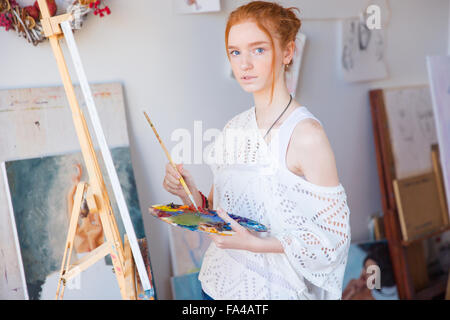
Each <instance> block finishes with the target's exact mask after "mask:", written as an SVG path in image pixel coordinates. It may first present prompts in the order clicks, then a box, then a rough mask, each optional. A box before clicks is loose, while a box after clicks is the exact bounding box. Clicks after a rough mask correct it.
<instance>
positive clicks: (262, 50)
mask: <svg viewBox="0 0 450 320" xmlns="http://www.w3.org/2000/svg"><path fill="white" fill-rule="evenodd" d="M258 50H261V51H258ZM256 52H257V53H263V52H264V49H263V48H257V49H256Z"/></svg>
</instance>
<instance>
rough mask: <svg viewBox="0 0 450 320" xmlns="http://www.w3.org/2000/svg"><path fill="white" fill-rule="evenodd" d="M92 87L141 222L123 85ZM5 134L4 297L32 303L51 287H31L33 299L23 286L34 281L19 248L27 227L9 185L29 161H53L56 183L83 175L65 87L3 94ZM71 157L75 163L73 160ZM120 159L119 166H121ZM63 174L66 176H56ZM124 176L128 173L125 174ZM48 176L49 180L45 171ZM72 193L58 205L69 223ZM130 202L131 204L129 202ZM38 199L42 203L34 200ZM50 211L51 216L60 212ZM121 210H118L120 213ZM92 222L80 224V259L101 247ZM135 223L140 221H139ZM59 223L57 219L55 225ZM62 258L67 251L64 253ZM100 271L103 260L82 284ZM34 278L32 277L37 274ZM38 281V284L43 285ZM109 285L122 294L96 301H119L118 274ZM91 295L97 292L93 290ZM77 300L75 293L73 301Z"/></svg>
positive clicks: (0, 124) (0, 127)
mask: <svg viewBox="0 0 450 320" xmlns="http://www.w3.org/2000/svg"><path fill="white" fill-rule="evenodd" d="M91 89H92V92H93V97H94V100H95V104H96V107H97V111H98V113H99V117H100V121H101V123H102V127H103V131H104V133H105V136H106V140H107V144H108V146H109V147H110V148H111V150H113V159H114V161H115V165H116V166H117V165H119V168H117V170H118V172H122V174H119V178H120V179H121V180H120V181H121V184H122V183H125V185H127V184H128V187H124V186H122V188H124V191H125V190H127V188H128V192H130V193H133V194H134V197H135V198H134V199H132V200H131V203H132V205H131V204H130V203H128V202H127V203H128V205H129V211H130V214H131V216H132V220H133V224H135V223H138V225H139V224H142V216H141V213H140V210H139V202H138V195H137V190H135V187H132V188H131V187H130V186H134V175H133V172H132V165H131V159H130V155H129V141H128V132H127V125H126V115H125V106H124V100H123V89H122V85H121V84H120V83H109V84H95V85H91ZM75 92H76V95H77V99H78V101H79V104H80V107H81V108H82V109H84V108H85V104H84V99H83V96H82V94H81V90H80V88H79V87H75ZM85 114H86V112H85ZM87 124H88V127H89V129H90V132H93V130H92V127H91V124H90V122H89V120H88V122H87ZM0 136H2V137H4V139H0V162H5V166H4V170H1V171H0V178H1V179H0V239H1V241H0V253H2V254H5V255H7V257H8V258H7V259H0V271H6V272H7V276H8V281H7V282H6V283H5V282H2V281H0V298H1V299H27V298H36V297H38V298H42V297H46V296H47V295H46V292H47V291H46V290H47V289H46V288H47V287H46V286H43V284H42V283H41V284H40V285H39V286H38V289H36V288H34V287H33V288H31V287H30V288H31V290H30V292H32V293H33V294H32V295H29V294H28V290H29V288H28V286H24V283H27V281H29V280H28V276H27V274H26V273H27V272H25V270H24V268H23V267H22V266H23V259H22V256H21V250H20V245H19V243H20V241H22V240H21V238H20V234H19V230H22V229H23V228H24V226H23V225H19V224H16V220H15V217H16V213H17V209H16V208H17V206H18V204H17V203H16V208H14V199H17V198H16V197H17V196H20V195H19V194H17V193H16V191H14V190H16V189H14V188H15V187H14V186H11V185H10V183H11V180H13V181H14V173H12V175H11V176H10V175H8V174H7V171H8V170H12V171H11V172H15V170H16V169H17V170H18V171H20V170H21V168H20V165H19V163H20V164H22V166H23V168H25V167H26V166H27V164H26V163H28V165H29V164H30V163H34V164H39V163H44V162H46V161H47V162H49V163H51V162H52V161H53V162H54V163H55V166H54V172H53V173H52V171H51V170H50V169H49V170H48V172H47V173H48V174H49V176H48V177H46V180H48V181H57V180H52V179H60V180H59V181H61V182H62V181H63V180H64V181H66V180H67V181H68V183H69V184H70V183H73V181H72V178H73V179H75V178H76V176H77V175H78V174H79V173H80V172H82V173H84V172H85V170H84V169H83V160H82V159H81V158H80V156H79V155H78V156H75V155H76V154H79V150H80V145H79V142H78V139H77V136H76V133H75V128H74V125H73V119H72V116H71V112H70V109H69V106H68V103H67V100H66V96H65V92H64V89H63V88H62V87H51V88H32V89H12V90H2V91H0ZM93 143H94V147H95V148H97V143H96V140H95V139H94V141H93ZM58 157H59V158H58ZM77 157H78V158H77ZM117 157H119V158H117ZM50 159H52V160H50ZM57 159H58V160H57ZM63 159H66V162H64V161H63ZM67 159H71V160H70V161H69V160H67ZM20 161H24V162H20ZM67 161H68V162H67ZM99 161H100V164H101V165H103V162H102V160H101V157H99ZM116 161H118V162H117V163H116ZM16 166H19V167H16ZM59 166H60V167H59ZM7 167H8V170H7ZM23 168H22V169H23ZM43 168H44V167H43ZM58 168H60V169H58ZM63 169H64V170H67V172H66V173H67V174H68V176H66V177H65V178H62V176H60V175H59V174H62V172H63V171H64V170H63ZM59 171H61V172H60V173H58V175H56V173H57V172H59ZM123 173H126V174H125V176H124V174H123ZM43 176H44V177H45V174H44V173H43ZM57 177H59V178H57ZM85 178H86V177H83V178H82V179H85ZM24 181H26V179H24ZM19 182H20V181H19ZM105 183H106V184H109V179H108V176H107V175H105ZM72 186H73V185H72ZM33 187H34V186H32V185H30V189H31V188H33ZM130 188H131V189H130ZM56 190H57V189H56ZM109 190H111V189H109ZM9 191H11V192H10V194H11V196H10V197H9V196H8V194H7V193H8V192H9ZM70 191H71V190H70V188H69V190H67V189H63V188H61V190H59V192H60V200H59V201H61V203H62V204H63V206H62V207H61V210H62V214H61V215H60V216H59V218H60V219H65V218H66V216H67V213H66V210H67V209H64V208H67V204H66V203H67V197H68V193H69V192H70ZM39 192H42V191H39ZM109 194H110V197H111V201H113V200H114V197H113V193H112V192H111V193H109ZM130 199H131V198H130ZM130 199H127V201H130ZM35 201H41V200H38V199H35ZM19 206H20V205H19ZM52 208H53V207H52ZM136 209H137V210H139V212H137V211H136ZM51 210H53V209H51ZM51 210H49V212H47V213H46V214H56V213H55V212H52V211H51ZM116 210H117V209H116ZM116 210H115V211H114V212H115V213H118V212H117V211H116ZM11 217H14V219H11ZM133 217H134V218H133ZM91 218H94V219H93V220H89V221H88V220H85V221H84V222H83V223H81V224H80V232H81V234H79V236H78V238H77V239H78V240H77V241H78V243H79V247H78V250H79V253H77V255H78V256H79V257H81V256H83V255H84V254H86V252H85V250H90V249H92V247H93V246H94V245H95V244H97V243H99V241H100V238H101V236H100V233H101V232H100V230H98V228H95V227H92V226H91V225H90V224H92V223H94V226H95V221H96V218H95V217H91ZM136 219H137V220H139V221H141V222H136ZM58 221H59V223H62V222H61V221H60V220H58ZM58 221H55V223H56V222H58ZM62 221H64V220H62ZM116 221H117V222H118V224H119V225H120V224H121V218H120V216H117V217H116ZM28 222H29V221H28ZM16 227H17V228H16ZM25 228H26V226H25ZM67 228H68V224H67V226H65V227H64V228H63V229H62V230H63V232H64V234H66V232H67ZM135 228H136V229H135V231H136V235H137V237H138V238H139V237H141V238H145V234H144V233H143V227H142V225H141V226H136V227H135ZM138 230H140V231H138ZM52 237H53V235H52ZM52 239H53V238H52ZM64 243H65V238H64V239H63V240H62V245H64ZM81 251H83V252H81ZM55 254H57V253H55ZM62 254H63V252H62V253H61V255H62ZM61 261H62V258H61V260H59V261H58V262H57V265H58V268H59V267H60V264H61ZM105 263H107V262H104V263H103V267H105ZM101 268H102V263H101V261H100V262H98V265H97V264H96V265H95V266H94V267H92V270H91V269H89V270H87V271H86V272H87V273H86V275H84V273H82V275H81V279H80V280H81V283H83V277H84V276H86V277H87V279H88V278H89V277H91V276H92V274H97V273H96V272H98V271H99V269H101ZM107 268H108V270H111V269H112V267H109V266H108V267H107ZM2 274H4V273H2ZM31 274H32V275H33V272H32V273H31ZM89 274H91V275H89ZM47 276H48V275H47ZM108 276H109V275H108V274H105V276H104V277H103V280H104V281H107V279H109V278H108ZM149 277H150V278H152V276H151V274H149ZM31 279H35V278H31ZM48 280H49V281H50V282H48V283H51V279H50V278H49V279H48ZM39 281H41V282H42V281H43V280H42V279H41V280H39ZM39 281H38V283H40V282H39ZM75 282H76V281H75ZM44 283H45V282H44ZM108 284H110V286H116V287H117V290H111V292H108V293H106V292H104V293H105V295H100V294H99V295H98V296H97V297H96V298H97V299H98V298H103V299H107V298H108V297H111V298H113V297H112V296H111V295H114V294H117V295H118V297H119V298H120V290H119V288H118V285H117V279H116V277H115V276H114V275H112V278H111V281H108ZM76 285H77V284H76V283H75V287H76ZM152 285H153V282H152ZM50 287H51V286H50ZM39 290H40V291H39ZM50 291H52V297H51V299H54V295H55V293H56V287H54V288H52V289H51V290H50ZM75 291H76V290H74V292H75ZM88 291H89V290H88ZM37 292H40V295H37ZM92 292H96V291H95V290H93V291H92ZM74 294H75V293H74ZM75 296H76V294H75V295H74V296H73V297H75ZM66 298H69V299H70V297H69V296H66Z"/></svg>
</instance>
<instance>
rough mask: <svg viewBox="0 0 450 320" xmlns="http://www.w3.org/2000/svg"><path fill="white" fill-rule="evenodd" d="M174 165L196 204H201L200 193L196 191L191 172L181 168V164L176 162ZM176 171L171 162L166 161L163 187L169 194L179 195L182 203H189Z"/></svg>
mask: <svg viewBox="0 0 450 320" xmlns="http://www.w3.org/2000/svg"><path fill="white" fill-rule="evenodd" d="M176 166H177V169H178V172H179V173H180V174H181V176H182V177H183V179H184V182H186V185H187V187H188V188H189V190H190V191H191V193H192V195H193V197H194V200H195V202H197V205H201V197H200V194H199V193H198V190H197V187H196V186H195V182H194V179H193V178H192V175H191V173H190V172H189V171H188V170H186V169H184V168H183V164H176ZM178 172H177V171H176V170H175V168H174V167H172V164H171V163H167V164H166V175H165V177H164V181H163V187H164V189H166V190H167V191H168V192H170V193H171V194H173V195H176V196H178V197H180V198H181V199H182V200H183V202H184V203H189V204H190V200H189V197H188V195H187V194H186V191H185V190H184V188H183V186H182V185H181V182H180V175H179V174H178ZM199 197H200V199H199Z"/></svg>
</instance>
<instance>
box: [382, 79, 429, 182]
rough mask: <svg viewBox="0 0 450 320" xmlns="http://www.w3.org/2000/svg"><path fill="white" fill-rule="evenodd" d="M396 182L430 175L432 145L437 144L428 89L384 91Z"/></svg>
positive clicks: (423, 87) (412, 88)
mask: <svg viewBox="0 0 450 320" xmlns="http://www.w3.org/2000/svg"><path fill="white" fill-rule="evenodd" d="M384 101H385V106H386V113H387V119H388V126H389V133H390V135H391V137H390V138H391V145H392V149H393V150H392V152H393V155H394V163H395V176H396V178H397V179H402V178H407V177H411V176H414V175H419V174H422V173H427V172H431V170H432V167H433V166H432V163H431V145H433V144H435V143H437V136H436V126H435V122H434V115H433V108H432V105H431V96H430V89H429V88H428V86H417V87H409V88H397V89H396V88H393V89H385V90H384Z"/></svg>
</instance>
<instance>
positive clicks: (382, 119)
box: [369, 89, 450, 299]
mask: <svg viewBox="0 0 450 320" xmlns="http://www.w3.org/2000/svg"><path fill="white" fill-rule="evenodd" d="M369 97H370V105H371V112H372V123H373V133H374V139H375V151H376V157H377V166H378V177H379V184H380V191H381V200H382V206H383V213H384V214H383V222H384V230H385V234H386V238H387V240H388V244H389V252H390V258H391V261H392V266H393V269H394V276H395V281H396V284H397V290H398V295H399V298H400V299H431V298H433V297H435V296H437V295H439V294H442V293H444V292H445V288H446V282H447V277H448V276H447V275H445V276H442V277H441V278H439V279H435V280H433V281H428V279H420V278H415V277H414V275H417V274H421V273H423V268H426V266H424V265H422V264H421V263H418V261H417V260H422V261H423V260H424V257H423V251H422V247H421V246H422V241H423V240H425V239H428V238H430V237H433V236H436V235H438V234H441V233H443V232H446V231H448V230H449V229H450V226H449V225H444V226H443V227H442V228H441V229H439V230H437V231H435V232H432V233H429V234H426V235H423V236H421V237H418V238H415V239H411V240H408V241H405V240H404V239H403V237H402V232H401V226H400V222H399V216H398V214H399V212H398V207H397V203H396V198H395V192H394V184H393V180H394V179H395V178H396V177H395V165H394V155H393V150H392V147H391V143H390V132H389V127H388V122H387V113H386V107H385V102H384V92H383V90H382V89H376V90H371V91H370V92H369ZM430 153H431V157H432V159H433V162H436V159H438V157H437V156H436V150H430ZM434 167H437V166H436V163H434ZM435 172H436V171H435ZM437 180H439V179H437ZM439 181H440V180H439ZM439 188H440V187H439ZM441 201H442V199H441ZM447 212H448V208H447Z"/></svg>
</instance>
